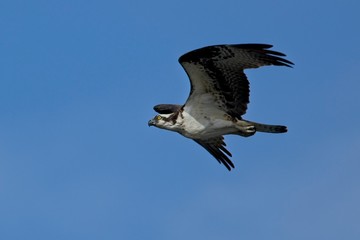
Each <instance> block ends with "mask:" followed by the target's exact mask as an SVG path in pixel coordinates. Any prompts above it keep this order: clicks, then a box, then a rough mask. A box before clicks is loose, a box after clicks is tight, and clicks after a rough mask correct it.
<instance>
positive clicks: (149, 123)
mask: <svg viewBox="0 0 360 240" xmlns="http://www.w3.org/2000/svg"><path fill="white" fill-rule="evenodd" d="M148 126H149V127H150V126H155V121H154V119H151V120H150V121H149V122H148Z"/></svg>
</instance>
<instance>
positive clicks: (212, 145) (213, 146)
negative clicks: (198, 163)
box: [194, 136, 235, 171]
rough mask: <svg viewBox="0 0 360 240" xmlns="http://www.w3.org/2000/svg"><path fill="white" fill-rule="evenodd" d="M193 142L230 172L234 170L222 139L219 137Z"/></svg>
mask: <svg viewBox="0 0 360 240" xmlns="http://www.w3.org/2000/svg"><path fill="white" fill-rule="evenodd" d="M194 141H195V142H197V143H198V144H200V145H201V146H202V147H203V148H205V149H206V150H207V151H208V152H209V153H210V154H211V155H212V156H213V157H214V158H215V159H216V160H217V161H218V162H219V163H222V164H224V166H225V167H226V168H227V169H228V170H229V171H231V168H235V166H234V164H233V162H232V161H231V160H230V159H229V157H231V156H232V155H231V153H230V152H229V151H228V150H227V149H226V148H225V146H226V144H225V142H224V137H223V136H219V137H215V138H210V139H206V140H203V139H194Z"/></svg>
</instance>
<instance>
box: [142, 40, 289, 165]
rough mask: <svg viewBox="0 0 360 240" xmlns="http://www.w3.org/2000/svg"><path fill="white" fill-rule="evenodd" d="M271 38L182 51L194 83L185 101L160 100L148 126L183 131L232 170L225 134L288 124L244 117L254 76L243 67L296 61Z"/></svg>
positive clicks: (182, 60) (276, 129) (280, 130)
mask: <svg viewBox="0 0 360 240" xmlns="http://www.w3.org/2000/svg"><path fill="white" fill-rule="evenodd" d="M271 47H272V45H268V44H233V45H215V46H208V47H204V48H200V49H196V50H193V51H191V52H188V53H186V54H184V55H182V56H181V57H180V58H179V62H180V64H181V65H182V67H183V68H184V69H185V71H186V73H187V75H188V77H189V79H190V84H191V90H190V94H189V97H188V99H187V100H186V102H185V104H184V105H178V104H159V105H156V106H155V107H154V110H155V111H156V112H157V113H159V114H158V115H156V116H155V117H154V118H153V119H152V120H150V121H149V122H148V125H149V126H156V127H158V128H162V129H166V130H170V131H174V132H178V133H180V134H181V135H183V136H185V137H187V138H191V139H193V140H194V141H195V142H197V143H198V144H199V145H201V146H202V147H204V148H205V149H206V150H207V151H208V152H209V153H210V154H211V155H212V156H213V157H214V158H215V159H216V160H217V161H218V162H219V163H222V164H224V166H225V167H226V168H227V169H228V170H229V171H230V170H231V168H234V167H235V166H234V164H233V163H232V161H231V160H230V159H229V157H231V153H230V152H229V151H228V150H227V149H226V148H225V146H226V144H225V142H224V137H223V136H224V135H227V134H235V135H240V136H243V137H249V136H252V135H254V134H255V133H256V132H267V133H284V132H287V128H286V127H285V126H280V125H268V124H261V123H256V122H252V121H247V120H245V119H243V118H242V116H243V115H244V114H245V113H246V110H247V105H248V103H249V95H250V88H249V81H248V79H247V77H246V75H245V73H244V69H249V68H258V67H262V66H267V65H275V66H287V67H291V65H293V63H292V62H290V61H289V60H286V59H285V58H283V57H285V54H283V53H280V52H276V51H272V50H269V49H270V48H271Z"/></svg>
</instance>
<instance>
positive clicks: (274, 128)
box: [249, 122, 287, 133]
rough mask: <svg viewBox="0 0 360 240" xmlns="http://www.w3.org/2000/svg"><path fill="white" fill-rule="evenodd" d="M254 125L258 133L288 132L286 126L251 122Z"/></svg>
mask: <svg viewBox="0 0 360 240" xmlns="http://www.w3.org/2000/svg"><path fill="white" fill-rule="evenodd" d="M249 123H250V124H251V125H253V126H254V127H255V129H256V131H257V132H266V133H285V132H287V127H286V126H281V125H269V124H262V123H256V122H249Z"/></svg>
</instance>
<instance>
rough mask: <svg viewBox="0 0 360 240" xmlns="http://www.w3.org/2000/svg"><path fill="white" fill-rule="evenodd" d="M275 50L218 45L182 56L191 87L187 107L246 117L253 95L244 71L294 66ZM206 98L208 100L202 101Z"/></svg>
mask: <svg viewBox="0 0 360 240" xmlns="http://www.w3.org/2000/svg"><path fill="white" fill-rule="evenodd" d="M271 47H272V45H268V44H234V45H215V46H209V47H204V48H200V49H197V50H194V51H191V52H188V53H186V54H184V55H182V56H181V57H180V58H179V62H180V64H181V65H182V66H183V68H184V69H185V71H186V73H187V75H188V76H189V78H190V83H191V91H190V95H189V98H188V99H187V101H186V103H185V107H186V105H188V106H189V105H191V106H192V107H191V109H197V107H200V105H202V107H203V106H204V105H211V106H210V107H213V108H218V109H220V110H222V111H225V112H226V113H228V114H229V115H230V116H233V117H237V118H240V117H241V116H242V115H243V114H245V113H246V110H247V104H248V103H249V94H250V90H249V81H248V80H247V78H246V75H245V73H244V69H248V68H258V67H261V66H266V65H276V66H287V67H291V65H292V64H293V63H292V62H290V61H288V60H286V59H284V58H282V57H284V56H285V54H283V53H280V52H276V51H272V50H268V49H269V48H271ZM205 94H206V95H207V97H206V98H202V97H201V96H202V95H205ZM209 94H210V95H211V98H209ZM202 99H206V100H204V101H203V100H202ZM209 99H210V100H209Z"/></svg>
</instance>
